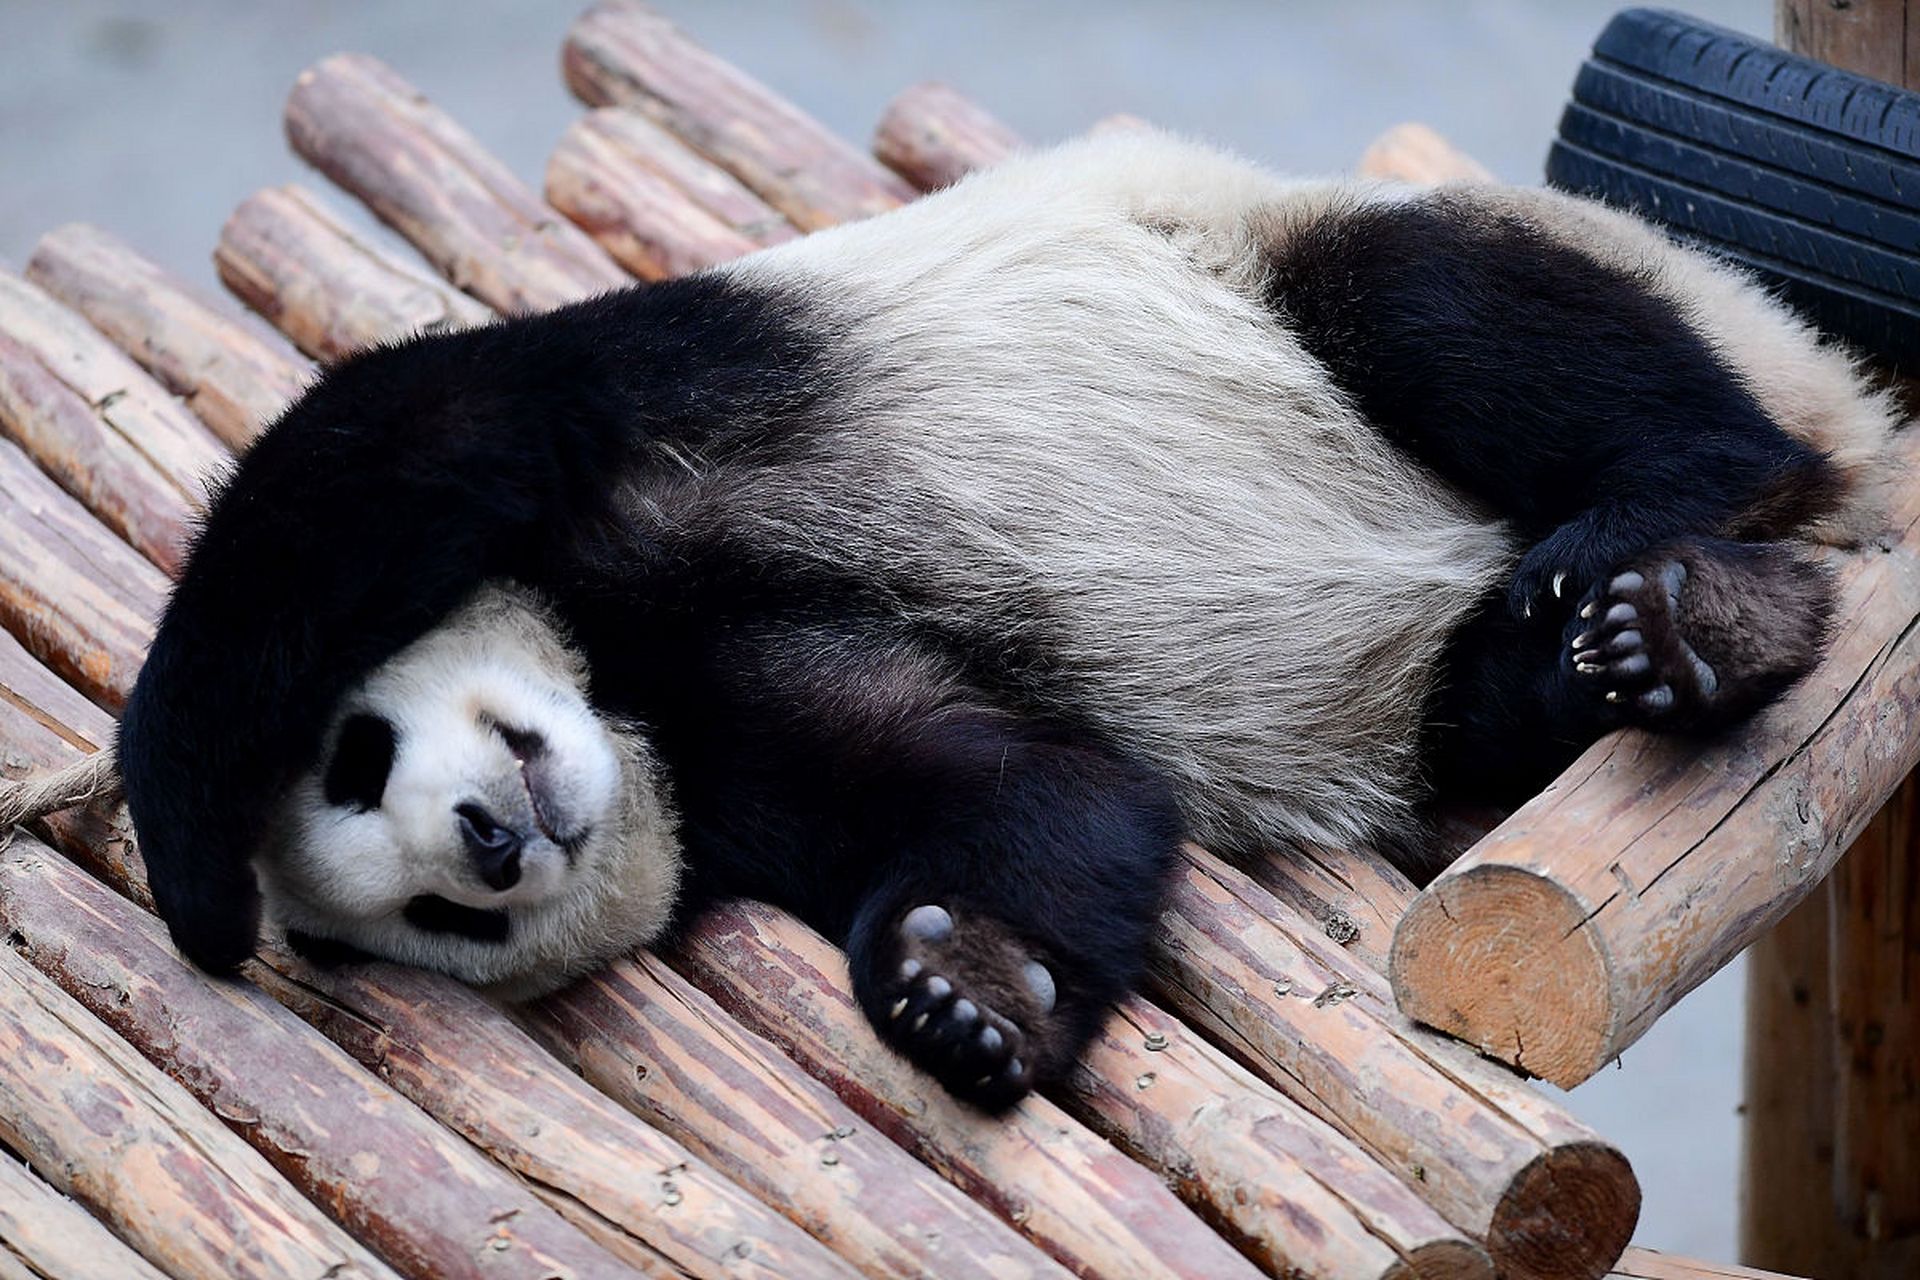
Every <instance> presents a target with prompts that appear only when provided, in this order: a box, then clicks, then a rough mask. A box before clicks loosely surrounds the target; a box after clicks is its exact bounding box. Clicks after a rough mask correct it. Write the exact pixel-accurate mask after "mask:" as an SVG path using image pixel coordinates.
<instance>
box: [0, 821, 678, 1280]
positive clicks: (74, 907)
mask: <svg viewBox="0 0 1920 1280" xmlns="http://www.w3.org/2000/svg"><path fill="white" fill-rule="evenodd" d="M0 920H4V921H5V924H6V927H7V929H8V939H9V943H10V945H11V947H12V948H13V950H14V951H16V952H18V953H19V954H21V955H24V956H25V957H26V958H27V959H28V960H29V961H31V962H32V964H33V966H34V967H35V968H37V969H39V970H40V971H41V972H43V973H45V974H46V975H47V976H48V977H50V978H52V979H53V980H54V981H55V982H57V983H58V984H59V985H60V986H61V987H62V988H64V989H65V990H66V992H67V993H68V995H70V996H72V997H73V998H74V999H75V1000H76V1001H78V1002H79V1003H81V1004H83V1005H85V1006H86V1007H87V1008H88V1009H89V1010H90V1011H91V1012H92V1013H93V1015H94V1016H95V1017H97V1018H99V1019H100V1020H101V1021H102V1022H104V1023H106V1024H107V1025H108V1026H110V1027H112V1028H113V1029H114V1031H116V1032H118V1033H119V1034H120V1036H121V1037H122V1038H124V1039H125V1040H126V1041H127V1042H128V1043H129V1044H131V1045H132V1046H134V1048H136V1049H138V1050H139V1051H140V1052H141V1053H142V1054H144V1055H145V1056H146V1057H147V1058H148V1059H149V1060H150V1061H151V1062H153V1064H154V1065H155V1066H157V1067H159V1068H161V1069H162V1070H163V1071H165V1072H166V1073H167V1074H168V1075H169V1076H171V1077H172V1078H174V1079H175V1080H178V1081H179V1082H180V1083H181V1084H182V1085H184V1086H185V1087H186V1089H187V1090H188V1092H190V1093H191V1094H193V1096H194V1097H196V1098H197V1099H198V1100H199V1101H200V1103H201V1104H202V1105H203V1106H205V1107H207V1108H208V1109H209V1110H210V1111H212V1112H213V1113H214V1114H215V1115H217V1116H220V1117H222V1118H224V1119H226V1120H227V1121H228V1123H229V1124H231V1125H232V1126H233V1127H234V1129H235V1130H236V1131H237V1132H238V1133H239V1134H240V1135H241V1136H242V1137H243V1138H245V1139H246V1141H247V1142H248V1143H249V1144H250V1145H252V1146H253V1147H254V1148H255V1149H257V1150H258V1151H259V1152H260V1154H261V1155H263V1156H264V1157H266V1159H267V1160H268V1161H269V1162H270V1163H271V1164H273V1165H274V1166H275V1167H276V1168H278V1169H279V1170H280V1172H281V1173H282V1174H283V1175H284V1176H285V1177H286V1178H287V1179H288V1180H289V1181H291V1182H292V1183H293V1184H294V1185H296V1186H298V1187H299V1188H300V1190H301V1191H302V1192H304V1193H305V1194H306V1195H307V1196H308V1197H309V1198H311V1199H312V1200H313V1201H315V1202H316V1203H318V1204H320V1205H322V1206H324V1207H325V1208H326V1209H327V1210H328V1211H329V1212H330V1213H332V1214H333V1215H334V1216H335V1217H337V1218H338V1219H339V1220H340V1221H341V1222H342V1223H343V1224H344V1225H345V1226H347V1227H348V1228H349V1229H350V1230H351V1231H352V1232H353V1233H354V1234H355V1235H356V1236H357V1237H358V1238H360V1239H361V1240H363V1241H365V1242H366V1243H367V1244H368V1245H370V1246H371V1247H372V1248H373V1249H374V1250H375V1251H376V1252H377V1253H379V1254H380V1255H381V1256H382V1257H383V1258H385V1259H386V1260H387V1261H388V1262H389V1263H390V1264H392V1265H393V1266H394V1267H396V1268H397V1269H399V1270H400V1271H402V1272H404V1273H406V1274H409V1275H414V1276H419V1277H423V1280H425V1278H438V1277H454V1276H467V1277H475V1278H478V1277H487V1276H493V1275H496V1274H498V1272H499V1270H500V1269H501V1268H502V1267H506V1268H509V1269H513V1270H524V1271H526V1272H528V1273H531V1274H546V1273H548V1272H559V1273H561V1274H566V1275H573V1276H579V1277H586V1276H608V1277H613V1276H623V1275H628V1274H631V1273H630V1271H629V1269H628V1267H627V1266H625V1265H622V1264H621V1263H619V1262H616V1261H615V1259H614V1258H613V1257H612V1256H611V1255H610V1254H608V1253H606V1252H605V1251H603V1250H602V1249H600V1248H599V1247H597V1246H596V1245H594V1244H592V1243H591V1242H589V1241H588V1240H587V1239H586V1238H585V1237H584V1236H582V1235H581V1234H580V1232H579V1231H578V1230H576V1229H575V1228H574V1227H572V1226H570V1225H568V1224H567V1223H565V1222H564V1221H562V1220H561V1219H560V1217H559V1216H558V1215H556V1214H555V1213H554V1211H553V1210H552V1209H550V1208H548V1207H547V1206H546V1205H545V1204H542V1203H541V1202H540V1201H539V1200H538V1199H537V1198H535V1197H534V1195H533V1194H532V1193H531V1192H530V1191H529V1190H527V1188H526V1187H525V1186H524V1185H523V1184H521V1183H519V1182H517V1181H515V1180H514V1179H512V1178H510V1177H508V1176H507V1175H506V1174H504V1173H503V1172H502V1171H501V1170H500V1169H499V1168H498V1167H497V1166H496V1165H494V1164H492V1163H490V1162H489V1161H488V1160H486V1159H485V1158H484V1157H483V1156H481V1155H480V1154H479V1153H478V1152H476V1151H475V1150H474V1149H473V1148H472V1147H471V1146H469V1145H468V1144H467V1143H465V1142H464V1141H461V1140H460V1139H458V1138H456V1137H454V1136H453V1135H451V1134H449V1133H447V1132H446V1131H445V1130H444V1129H442V1128H440V1127H439V1126H438V1125H436V1124H435V1123H434V1122H433V1121H432V1120H431V1119H429V1118H428V1117H427V1116H426V1115H424V1114H423V1113H421V1112H420V1110H419V1109H418V1108H416V1107H414V1106H413V1104H412V1103H410V1102H408V1101H406V1100H405V1099H404V1098H402V1097H400V1096H399V1095H398V1094H396V1093H395V1092H394V1091H393V1090H392V1089H390V1088H389V1087H387V1086H386V1085H384V1084H382V1083H380V1082H379V1081H377V1080H376V1079H374V1078H373V1077H372V1076H370V1075H368V1074H367V1073H366V1072H364V1071H363V1070H361V1068H360V1066H359V1064H358V1063H356V1062H354V1061H353V1059H351V1058H350V1057H348V1056H347V1055H346V1054H345V1053H342V1052H341V1051H340V1050H339V1049H338V1048H336V1047H335V1046H334V1045H332V1044H330V1043H328V1042H327V1040H325V1039H324V1038H323V1037H321V1036H319V1035H317V1034H315V1033H314V1032H313V1030H312V1029H311V1028H309V1027H307V1026H306V1025H304V1024H303V1023H301V1022H300V1021H299V1020H298V1019H297V1018H295V1017H294V1016H293V1015H292V1014H291V1013H289V1012H288V1011H287V1010H285V1009H283V1008H281V1007H280V1005H279V1004H277V1003H275V1002H274V1001H273V1000H272V998H270V997H269V996H268V995H267V994H266V993H264V992H262V991H260V990H259V989H258V988H256V987H253V986H251V985H247V984H244V983H235V982H219V981H215V980H211V979H209V978H207V977H206V976H205V975H204V974H202V973H201V972H199V971H198V970H197V969H195V968H193V967H192V966H191V965H190V964H189V963H188V962H186V961H185V960H183V959H181V958H180V957H179V956H178V954H177V953H176V952H175V951H174V949H173V947H172V946H171V945H170V944H169V942H168V940H167V936H166V931H165V929H164V928H163V927H162V926H161V924H160V922H159V921H158V920H156V919H154V918H153V917H151V916H149V915H147V914H145V913H144V912H142V911H140V910H139V909H138V908H137V907H135V906H133V905H132V904H130V903H128V902H127V901H125V900H124V899H122V898H120V897H119V896H118V895H116V894H115V893H113V892H112V891H111V890H109V889H108V888H106V887H105V886H104V885H102V884H100V883H99V882H98V881H96V880H94V879H93V878H92V877H90V876H88V875H86V874H85V873H83V872H82V871H80V870H79V868H77V867H75V866H73V865H72V864H71V863H69V862H67V861H66V860H65V859H64V858H62V857H60V855H58V854H56V853H54V852H53V851H52V850H51V849H49V848H47V847H46V846H45V845H42V844H40V843H39V842H38V841H36V840H33V839H31V838H30V837H20V838H17V839H16V840H15V841H14V843H13V845H12V847H11V848H9V849H7V850H6V851H5V852H4V853H0ZM652 1270H653V1271H654V1272H656V1273H661V1274H664V1273H665V1272H666V1271H667V1270H668V1268H665V1267H664V1266H656V1267H655V1268H653V1269H652Z"/></svg>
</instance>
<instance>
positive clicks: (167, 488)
mask: <svg viewBox="0 0 1920 1280" xmlns="http://www.w3.org/2000/svg"><path fill="white" fill-rule="evenodd" d="M0 435H3V436H5V437H7V438H9V439H11V440H13V441H15V442H17V443H18V444H19V445H20V446H21V447H22V448H23V449H25V450H26V451H27V452H28V453H29V454H31V455H32V456H33V458H34V460H35V461H36V462H37V463H39V465H40V466H41V467H42V468H43V469H44V470H45V471H46V473H47V474H48V475H50V476H52V477H53V478H54V480H55V481H57V482H58V483H59V485H60V487H61V488H63V489H65V490H66V491H67V492H68V493H70V494H72V495H73V496H74V497H75V498H78V499H79V500H80V501H81V502H82V503H83V504H84V505H85V506H86V508H87V509H88V510H89V511H91V512H93V513H94V515H96V516H97V517H99V519H100V520H101V521H102V523H104V524H106V525H107V527H108V528H110V529H112V530H113V531H114V532H115V533H117V534H119V535H120V536H121V537H122V538H124V539H126V540H127V542H129V543H131V544H132V545H133V547H134V549H135V550H137V551H139V552H140V553H141V554H142V555H144V556H146V557H147V559H148V560H150V561H152V562H153V563H154V564H155V565H157V566H159V567H160V568H161V569H162V570H164V571H166V572H167V573H170V574H171V573H176V572H178V571H179V568H180V564H181V562H182V561H183V559H184V558H185V551H186V541H187V531H188V528H189V525H190V523H191V521H192V517H193V511H194V509H195V508H196V507H198V506H202V505H204V504H205V501H206V493H207V490H206V485H207V483H208V482H209V481H211V480H213V479H215V478H217V477H218V475H219V474H220V473H221V471H222V470H223V469H224V468H225V467H226V465H227V455H226V451H225V450H224V449H223V448H222V447H221V445H220V443H219V441H217V440H215V439H214V438H213V437H212V436H211V435H209V434H208V432H207V430H206V428H204V427H202V426H201V425H200V424H199V423H198V422H196V421H195V420H194V419H193V417H192V415H190V414H188V413H187V412H186V411H185V410H184V409H182V408H181V407H180V405H179V403H178V402H176V401H175V400H173V398H172V397H170V396H168V395H167V393H166V392H165V391H164V390H162V389H161V388H160V387H158V386H156V385H155V384H154V383H153V381H152V380H151V379H149V378H148V377H147V375H146V374H144V373H142V372H141V371H140V370H139V368H137V367H136V366H135V365H134V364H133V363H132V362H131V361H129V360H128V359H127V358H126V357H125V356H123V355H121V354H120V353H119V352H118V351H116V350H114V349H113V347H112V345H111V344H110V343H108V342H107V340H106V339H105V338H102V337H101V336H100V335H99V334H98V333H96V332H94V330H93V329H91V328H90V327H89V326H88V325H87V323H86V321H84V320H82V319H81V318H80V317H79V316H77V315H74V314H73V313H72V312H70V311H68V310H66V309H65V308H64V307H62V306H60V304H59V303H57V302H55V301H54V300H53V299H52V298H49V297H48V296H47V295H46V294H45V293H43V292H41V291H40V290H39V289H38V288H36V287H35V286H34V285H31V284H29V283H27V282H26V281H25V280H22V279H20V278H18V277H17V276H11V275H8V274H6V273H5V272H0Z"/></svg>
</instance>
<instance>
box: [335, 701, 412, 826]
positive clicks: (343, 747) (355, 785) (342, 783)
mask: <svg viewBox="0 0 1920 1280" xmlns="http://www.w3.org/2000/svg"><path fill="white" fill-rule="evenodd" d="M396 741H397V735H396V734H395V732H394V728H393V724H392V722H391V721H388V720H387V719H385V718H384V717H381V716H375V715H357V716H349V717H348V718H347V721H346V723H345V724H343V725H341V726H340V736H339V739H338V740H337V741H336V742H335V743H334V747H333V758H332V759H331V760H329V761H327V773H326V780H325V782H324V783H323V784H322V789H323V791H324V793H325V795H326V798H327V803H328V804H332V805H341V806H345V807H349V808H354V809H359V810H362V811H363V812H364V811H367V810H371V809H378V808H379V807H380V798H381V797H382V796H383V795H385V794H386V791H387V775H388V774H390V773H392V772H393V752H394V746H395V743H396Z"/></svg>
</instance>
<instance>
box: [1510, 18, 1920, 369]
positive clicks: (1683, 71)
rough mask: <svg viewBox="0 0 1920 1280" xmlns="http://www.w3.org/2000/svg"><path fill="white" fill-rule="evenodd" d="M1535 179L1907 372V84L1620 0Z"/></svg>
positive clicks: (1914, 209) (1911, 258)
mask: <svg viewBox="0 0 1920 1280" xmlns="http://www.w3.org/2000/svg"><path fill="white" fill-rule="evenodd" d="M1547 181H1548V182H1549V183H1550V184H1551V185H1553V186H1556V187H1560V188H1563V189H1565V190H1568V191H1575V192H1579V193H1581V194H1583V195H1590V196H1595V197H1597V198H1599V199H1602V200H1606V201H1607V202H1609V203H1612V204H1616V205H1620V206H1622V207H1625V208H1630V209H1633V210H1635V211H1636V212H1638V213H1640V214H1642V215H1644V216H1646V217H1649V218H1652V219H1654V220H1655V221H1657V222H1660V223H1663V224H1665V225H1666V226H1667V227H1668V228H1669V229H1670V230H1671V231H1672V232H1673V233H1674V234H1675V235H1676V236H1678V237H1679V238H1681V239H1683V240H1687V241H1690V242H1693V243H1695V244H1698V245H1700V246H1702V247H1704V248H1706V249H1708V250H1710V251H1712V252H1714V253H1718V254H1720V255H1722V256H1724V257H1727V258H1730V259H1733V260H1735V261H1737V262H1740V263H1742V264H1744V265H1745V266H1747V267H1748V268H1750V269H1751V270H1753V271H1755V272H1757V273H1758V274H1759V275H1761V276H1762V277H1763V278H1765V279H1766V280H1768V281H1770V282H1771V283H1773V284H1774V285H1776V286H1777V287H1778V288H1779V289H1780V291H1781V292H1782V293H1783V294H1784V296H1785V297H1786V298H1787V300H1788V301H1789V302H1791V303H1793V304H1794V305H1795V306H1796V307H1798V308H1799V309H1800V310H1801V311H1802V312H1803V313H1804V314H1806V315H1807V316H1808V317H1809V318H1810V319H1812V320H1813V321H1814V322H1815V323H1817V324H1819V325H1820V326H1821V327H1822V328H1823V329H1825V330H1827V331H1828V332H1830V333H1833V334H1835V335H1837V336H1839V337H1841V338H1844V339H1846V340H1847V341H1848V342H1850V343H1852V344H1853V345H1854V346H1855V347H1857V348H1859V349H1860V350H1862V351H1864V352H1866V353H1868V354H1871V355H1874V356H1877V357H1878V358H1880V359H1881V360H1883V361H1885V362H1887V363H1888V364H1891V365H1892V366H1894V367H1895V368H1897V369H1900V370H1901V371H1902V372H1906V373H1920V93H1911V92H1908V91H1906V90H1903V89H1899V88H1896V87H1894V86H1892V85H1888V84H1882V83H1881V82H1879V81H1877V80H1870V79H1867V78H1866V77H1864V76H1858V75H1854V74H1852V73H1850V72H1845V71H1839V70H1836V69H1834V68H1832V67H1829V66H1825V65H1823V64H1821V63H1819V62H1815V61H1813V60H1811V59H1809V58H1803V57H1800V56H1798V55H1796V54H1790V53H1786V52H1783V51H1782V50H1780V49H1777V48H1775V47H1774V46H1773V45H1770V44H1768V43H1766V42H1765V41H1762V40H1756V39H1754V38H1752V37H1751V36H1744V35H1740V34H1738V33H1737V32H1733V31H1728V30H1726V29H1724V28H1721V27H1716V26H1713V25H1711V24H1709V23H1704V22H1700V21H1698V20H1697V19H1694V18H1689V17H1686V16H1684V15H1681V14H1677V13H1670V12H1665V11H1662V10H1656V9H1629V10H1627V11H1626V12H1624V13H1621V14H1620V15H1619V16H1617V17H1616V18H1614V19H1613V21H1612V22H1611V23H1609V24H1608V26H1607V29H1606V30H1605V31H1604V32H1603V33H1602V34H1601V36H1600V39H1599V41H1598V42H1597V43H1596V44H1595V45H1594V48H1593V56H1592V58H1590V59H1589V60H1588V61H1587V62H1586V63H1585V64H1584V65H1582V66H1581V68H1580V74H1579V76H1578V78H1577V79H1576V80H1575V81H1574V87H1573V100H1572V102H1570V103H1569V104H1568V105H1567V109H1566V113H1565V114H1564V115H1563V116H1562V117H1561V120H1560V132H1559V137H1558V139H1557V140H1556V141H1555V142H1554V144H1553V149H1552V151H1551V152H1550V153H1549V155H1548V157H1547Z"/></svg>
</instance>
